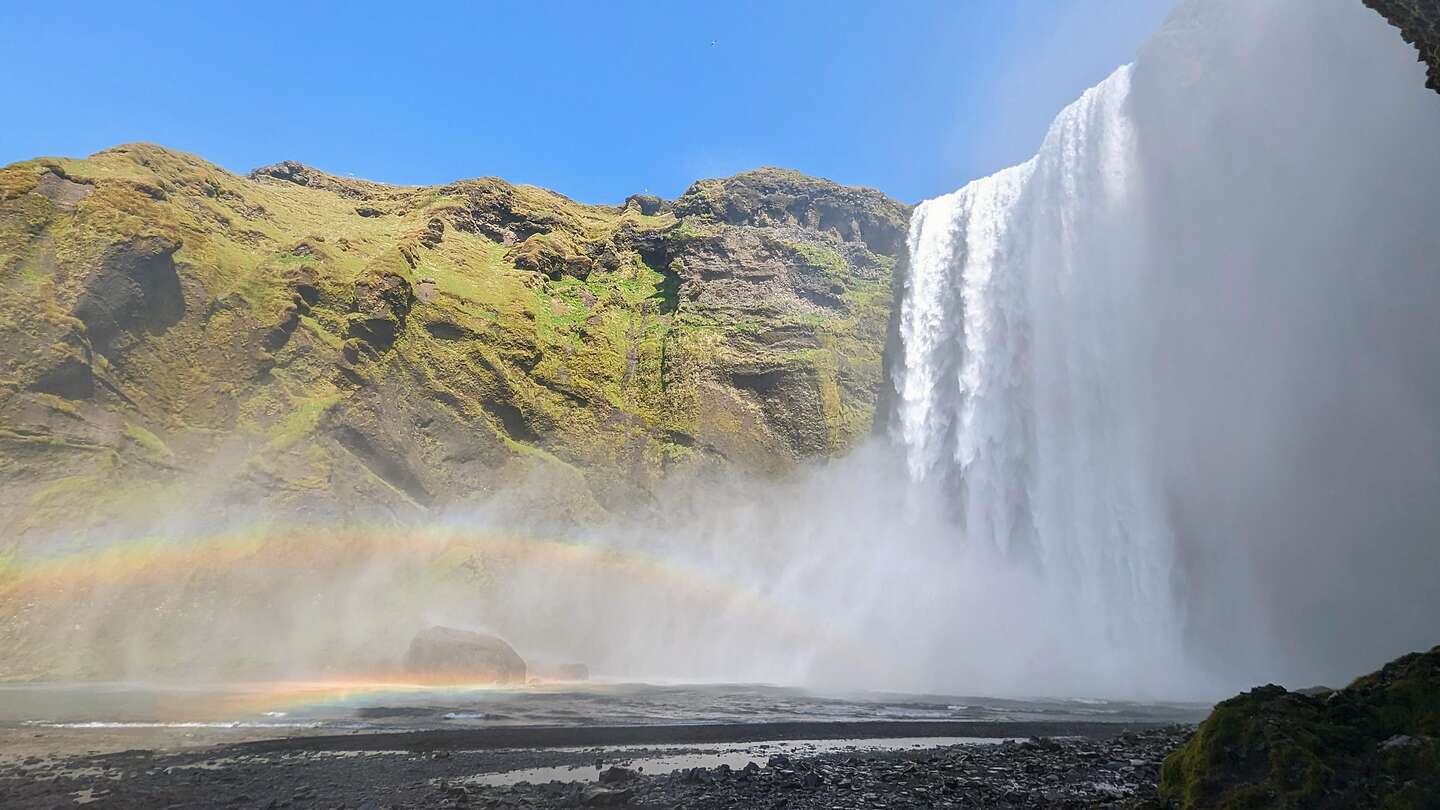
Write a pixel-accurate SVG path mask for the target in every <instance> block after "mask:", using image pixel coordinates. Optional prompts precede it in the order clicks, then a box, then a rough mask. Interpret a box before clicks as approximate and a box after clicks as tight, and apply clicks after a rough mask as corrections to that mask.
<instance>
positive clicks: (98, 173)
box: [0, 144, 909, 539]
mask: <svg viewBox="0 0 1440 810" xmlns="http://www.w3.org/2000/svg"><path fill="white" fill-rule="evenodd" d="M908 213H909V212H908V208H907V207H906V206H904V205H902V204H901V203H898V202H896V201H894V200H891V199H889V198H887V197H885V196H884V195H882V194H880V193H879V192H875V191H871V190H867V189H858V188H849V187H844V186H840V185H837V184H834V183H831V182H828V181H824V180H817V179H814V178H809V177H806V176H803V175H801V174H799V173H796V172H790V171H784V170H778V169H763V170H759V171H754V172H749V173H746V174H742V175H739V176H736V177H732V178H728V179H718V180H706V181H702V182H698V183H696V184H695V185H693V186H692V187H691V188H690V189H689V190H688V191H687V192H686V193H685V194H684V195H683V196H681V197H680V198H679V199H678V200H675V201H673V202H672V201H665V200H661V199H658V198H655V197H649V196H640V195H637V196H634V197H631V198H630V199H629V200H627V201H626V202H625V204H624V205H621V206H596V205H584V204H580V203H577V202H575V201H573V200H570V199H567V198H566V197H564V196H562V195H559V194H556V193H554V192H550V191H546V190H544V189H539V188H534V187H528V186H517V185H511V184H509V183H506V182H504V181H502V180H498V179H494V178H484V179H477V180H465V181H459V182H455V183H451V184H448V185H443V186H427V187H418V186H391V185H383V184H379V183H371V182H366V181H361V180H355V179H350V178H342V177H337V176H334V175H330V174H326V173H324V172H321V171H318V170H316V169H313V168H310V167H307V166H303V165H300V164H297V163H292V162H286V163H280V164H276V165H274V166H268V167H265V168H262V169H258V170H256V171H254V172H252V173H251V174H250V175H249V176H248V177H241V176H237V175H234V174H231V173H230V172H227V171H225V170H223V169H221V168H219V167H217V166H214V165H211V164H209V163H207V162H205V161H203V160H201V159H199V158H197V157H194V156H191V155H187V154H182V153H178V152H174V151H171V150H168V149H164V148H161V147H159V146H153V145H148V144H132V145H125V146H120V147H116V148H113V149H109V150H106V151H104V152H100V153H98V154H96V155H93V156H91V157H89V158H87V159H84V160H71V159H60V158H40V159H36V160H32V161H27V162H23V163H18V164H14V165H11V166H8V167H5V168H3V169H0V347H3V348H0V450H3V452H0V491H3V492H4V493H5V497H4V498H3V499H0V503H3V505H0V538H11V539H13V538H16V537H23V536H26V535H30V534H33V533H38V532H43V531H45V530H47V529H49V528H54V527H61V526H64V527H72V528H73V527H80V528H83V527H86V526H92V527H101V526H109V527H113V526H115V525H129V524H130V523H132V522H135V523H143V522H144V521H145V520H147V519H148V518H149V517H153V516H154V515H157V514H165V513H168V512H178V511H185V512H189V513H194V512H196V511H197V510H199V511H200V512H201V513H202V514H214V515H217V516H223V515H225V514H229V513H233V512H237V511H238V512H242V513H245V512H249V511H252V510H255V509H257V508H265V509H267V510H272V511H283V510H303V511H304V512H306V513H307V514H311V515H314V514H322V515H324V514H335V515H346V514H358V513H361V512H364V513H367V514H369V513H373V512H374V511H375V510H381V511H391V512H405V511H416V510H425V509H433V508H441V507H444V506H447V505H452V504H457V503H466V502H470V501H473V500H476V499H481V498H484V497H485V496H486V495H488V494H492V493H494V492H496V491H498V490H501V489H503V488H505V487H506V486H507V485H509V484H510V483H513V482H515V481H519V480H532V479H538V480H541V481H544V482H546V486H544V487H543V489H544V491H545V493H546V494H545V496H544V497H543V499H542V500H541V501H540V502H538V503H537V504H536V506H537V508H544V509H550V510H554V512H555V514H556V516H557V517H558V518H562V519H563V518H565V517H566V516H567V515H568V516H573V517H576V518H578V517H581V516H583V515H585V514H587V513H589V512H591V511H593V510H595V509H606V508H610V507H611V506H612V505H614V504H617V503H621V502H626V501H628V500H633V499H636V498H638V499H641V500H643V499H644V498H646V497H647V495H648V493H649V492H650V491H651V490H652V488H653V487H654V486H655V484H656V483H657V482H658V481H659V480H660V479H661V478H662V477H663V476H665V475H667V474H669V473H671V472H674V471H676V470H710V469H722V468H727V469H728V468H739V469H744V470H747V471H755V472H760V473H778V472H783V471H784V470H786V469H788V468H790V467H791V466H792V465H794V464H796V463H797V462H799V461H801V460H804V459H808V458H813V457H817V456H825V455H828V454H834V453H838V452H841V451H843V450H845V449H846V448H847V447H849V446H850V445H852V444H853V443H854V441H855V440H856V439H857V437H860V436H862V435H864V434H865V433H866V432H867V431H869V430H870V427H871V423H872V421H873V418H874V412H875V408H876V403H877V400H878V398H879V395H880V391H881V389H882V387H883V386H882V374H881V365H882V353H883V349H884V343H885V331H886V324H887V320H888V318H889V313H890V308H891V302H892V293H891V287H890V284H891V276H892V270H893V268H894V265H895V263H896V261H897V259H898V258H899V257H900V255H901V253H902V252H903V250H904V236H905V228H906V222H907V219H908Z"/></svg>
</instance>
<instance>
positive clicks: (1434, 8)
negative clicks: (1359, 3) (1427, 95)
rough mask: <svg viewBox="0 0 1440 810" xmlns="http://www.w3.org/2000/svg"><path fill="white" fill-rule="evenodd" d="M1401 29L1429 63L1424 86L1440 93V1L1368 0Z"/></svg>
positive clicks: (1401, 34) (1421, 58)
mask: <svg viewBox="0 0 1440 810" xmlns="http://www.w3.org/2000/svg"><path fill="white" fill-rule="evenodd" d="M1365 5H1367V6H1369V7H1370V8H1373V9H1375V10H1376V11H1378V12H1380V14H1381V15H1382V16H1384V17H1385V19H1387V20H1389V21H1390V24H1391V25H1393V26H1395V27H1396V28H1399V29H1400V36H1402V37H1404V38H1405V41H1406V42H1408V43H1410V44H1411V45H1414V46H1415V49H1416V50H1418V51H1419V52H1420V61H1422V62H1424V63H1425V64H1426V65H1428V66H1429V68H1430V70H1429V75H1428V79H1427V81H1426V82H1425V86H1426V87H1428V88H1430V89H1431V90H1434V91H1435V92H1437V93H1440V0H1365Z"/></svg>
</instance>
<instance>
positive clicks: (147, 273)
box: [75, 237, 185, 354]
mask: <svg viewBox="0 0 1440 810" xmlns="http://www.w3.org/2000/svg"><path fill="white" fill-rule="evenodd" d="M179 248H180V244H179V243H178V242H175V241H172V240H169V239H164V238H161V237H139V238H136V239H133V240H131V241H129V242H124V243H122V244H119V245H116V246H115V247H113V248H112V249H111V250H110V252H109V253H108V254H107V255H106V257H105V259H104V262H103V265H102V266H101V268H100V270H99V272H97V273H95V274H94V275H92V276H91V277H90V278H89V279H87V280H86V284H85V292H84V293H82V294H81V296H80V299H79V301H77V302H76V305H75V317H76V318H79V319H80V321H81V322H82V323H84V324H85V333H86V335H87V336H88V337H89V338H90V344H91V345H92V346H93V347H94V348H95V350H96V351H98V352H100V353H101V354H109V353H110V350H111V348H112V346H114V344H115V342H116V340H117V339H118V338H119V337H120V336H121V335H122V334H124V333H127V332H142V331H143V332H152V333H158V332H163V331H164V330H166V329H168V328H170V327H171V326H174V325H175V324H177V323H179V322H180V319H181V318H182V317H184V315H185V297H184V294H183V292H182V291H181V288H180V276H179V274H178V273H177V272H176V270H175V259H174V256H175V251H176V250H178V249H179Z"/></svg>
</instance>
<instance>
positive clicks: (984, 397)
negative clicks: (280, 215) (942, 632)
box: [897, 66, 1175, 638]
mask: <svg viewBox="0 0 1440 810" xmlns="http://www.w3.org/2000/svg"><path fill="white" fill-rule="evenodd" d="M1130 75H1131V68H1130V67H1129V66H1126V67H1122V68H1120V69H1119V70H1117V71H1116V72H1115V73H1114V74H1112V75H1111V76H1110V77H1109V78H1107V79H1106V80H1105V81H1104V82H1102V83H1100V84H1099V85H1098V86H1096V87H1094V88H1092V89H1090V90H1089V91H1087V92H1086V93H1085V94H1084V95H1083V96H1082V97H1081V98H1080V99H1079V100H1078V101H1076V102H1075V103H1074V104H1072V105H1071V106H1070V107H1068V108H1067V109H1065V110H1064V111H1063V112H1062V113H1061V114H1060V115H1059V117H1057V118H1056V120H1055V123H1054V124H1053V125H1052V126H1051V128H1050V132H1049V134H1048V135H1047V136H1046V138H1045V141H1044V144H1043V145H1042V147H1041V149H1040V152H1039V154H1037V155H1036V156H1035V157H1034V158H1032V159H1031V160H1029V161H1027V162H1026V163H1023V164H1021V165H1019V166H1016V167H1013V168H1010V169H1006V170H1005V171H1002V172H1000V173H998V174H995V175H993V176H991V177H987V178H984V179H981V180H977V181H975V182H973V183H971V184H969V185H967V186H965V187H964V188H962V189H960V190H959V191H956V192H954V193H952V194H948V195H946V196H943V197H940V198H937V199H934V200H930V201H928V202H926V203H924V204H922V205H921V206H920V207H919V208H918V209H917V210H916V212H915V215H914V219H913V221H912V225H911V231H910V244H909V247H910V270H909V277H908V279H907V286H906V291H905V297H904V300H903V302H902V308H901V316H900V324H901V326H900V329H901V337H902V340H903V342H904V365H903V368H902V369H901V373H900V376H899V379H898V380H897V385H898V388H899V392H900V408H899V415H900V423H899V431H900V434H901V439H902V441H903V443H904V445H905V447H906V450H907V456H908V460H909V467H910V472H911V475H912V476H913V477H915V478H916V479H925V478H927V477H929V476H932V475H940V476H943V477H946V478H947V479H949V480H950V481H951V482H952V483H953V486H954V488H955V492H956V494H957V497H958V499H959V504H958V506H959V511H960V518H961V520H962V522H963V525H964V527H965V531H966V534H967V536H968V538H969V540H970V541H971V542H975V543H983V544H986V545H988V546H990V547H992V548H993V549H994V550H995V551H997V552H1000V553H1002V554H1009V555H1012V556H1021V557H1033V558H1034V559H1035V560H1036V561H1037V562H1038V563H1039V564H1040V565H1041V566H1042V567H1043V568H1045V569H1047V570H1053V571H1057V572H1063V573H1062V578H1063V580H1064V581H1065V582H1066V583H1068V586H1069V587H1071V588H1072V589H1073V590H1074V595H1075V596H1076V597H1077V598H1078V599H1079V600H1080V601H1081V602H1082V603H1083V607H1084V609H1085V610H1086V611H1087V612H1088V613H1089V614H1090V615H1097V614H1103V621H1104V625H1105V626H1106V627H1108V628H1110V630H1111V631H1114V632H1123V633H1124V634H1126V635H1132V634H1134V633H1136V632H1138V631H1139V630H1140V629H1142V628H1143V630H1144V631H1145V632H1146V633H1148V634H1151V635H1153V636H1154V637H1156V638H1165V637H1172V638H1173V637H1174V631H1175V624H1174V621H1173V619H1174V609H1173V608H1174V604H1173V599H1172V598H1171V595H1170V589H1169V581H1170V580H1169V573H1170V570H1171V567H1172V560H1173V544H1172V540H1171V532H1170V529H1169V526H1168V525H1167V521H1166V517H1165V515H1164V513H1163V510H1162V509H1160V503H1161V497H1160V494H1159V492H1158V484H1157V481H1158V476H1157V475H1156V472H1155V464H1154V461H1153V457H1152V453H1151V451H1150V448H1148V447H1147V446H1146V432H1145V429H1144V428H1145V411H1144V408H1143V406H1142V402H1141V399H1142V397H1141V396H1140V390H1141V389H1140V387H1139V386H1137V385H1136V381H1135V379H1134V374H1135V372H1136V368H1137V366H1136V364H1135V362H1134V358H1133V356H1132V354H1133V353H1132V347H1131V346H1130V345H1129V344H1128V343H1127V341H1126V335H1125V334H1123V332H1122V331H1121V330H1119V329H1116V328H1114V324H1112V323H1110V322H1108V321H1107V317H1106V314H1107V311H1108V310H1110V309H1111V308H1113V307H1114V306H1115V305H1116V304H1117V301H1118V299H1119V298H1120V297H1122V296H1124V295H1126V294H1127V289H1126V288H1127V285H1128V284H1129V279H1128V277H1127V276H1128V273H1129V272H1130V268H1133V267H1134V266H1135V262H1134V258H1133V256H1131V255H1129V252H1128V250H1127V241H1126V240H1125V239H1123V238H1112V236H1115V235H1118V236H1121V237H1123V236H1124V235H1125V234H1127V233H1128V232H1129V231H1130V228H1129V227H1126V226H1127V225H1130V224H1133V221H1134V216H1135V212H1134V206H1133V199H1132V198H1133V196H1134V194H1135V188H1134V181H1135V176H1134V175H1135V172H1136V166H1137V159H1136V144H1135V138H1134V127H1133V123H1132V121H1131V118H1130V113H1129V108H1128V104H1127V100H1128V96H1129V92H1130ZM1097 617H1098V616H1097Z"/></svg>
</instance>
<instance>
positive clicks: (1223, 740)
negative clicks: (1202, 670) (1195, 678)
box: [1160, 647, 1440, 810]
mask: <svg viewBox="0 0 1440 810" xmlns="http://www.w3.org/2000/svg"><path fill="white" fill-rule="evenodd" d="M1160 798H1161V800H1162V801H1163V802H1168V803H1169V804H1170V806H1174V807H1181V808H1187V809H1188V808H1225V809H1226V810H1241V809H1242V808H1244V809H1247V810H1248V809H1249V808H1255V810H1259V809H1260V808H1362V807H1374V808H1417V809H1418V808H1433V807H1436V806H1440V647H1436V648H1434V649H1432V650H1430V651H1429V652H1427V653H1412V654H1410V655H1406V656H1404V657H1402V658H1399V659H1397V660H1395V661H1392V662H1391V663H1389V664H1387V665H1386V666H1385V668H1384V669H1382V670H1380V671H1379V672H1376V673H1373V674H1370V675H1366V676H1364V677H1362V678H1360V679H1358V680H1356V681H1355V682H1354V683H1352V684H1351V685H1350V686H1348V687H1347V688H1345V689H1340V690H1336V691H1328V690H1315V691H1313V692H1311V691H1310V690H1307V693H1300V692H1289V691H1286V690H1285V689H1283V688H1281V687H1279V686H1274V685H1271V686H1262V687H1259V688H1257V689H1253V690H1251V691H1249V692H1246V693H1245V694H1242V695H1239V696H1237V697H1233V698H1231V699H1229V700H1226V701H1224V702H1222V703H1220V704H1219V705H1217V706H1216V707H1215V710H1214V712H1212V713H1211V715H1210V717H1209V718H1208V719H1206V720H1205V722H1204V723H1202V724H1201V725H1200V727H1199V729H1198V730H1197V731H1196V732H1195V735H1194V736H1193V737H1192V738H1191V739H1190V740H1189V741H1188V742H1187V743H1186V744H1185V745H1184V746H1182V747H1181V748H1179V749H1177V750H1176V751H1175V752H1174V753H1172V754H1171V755H1170V756H1169V757H1168V758H1167V759H1166V760H1165V764H1164V767H1163V768H1162V770H1161V776H1160Z"/></svg>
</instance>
